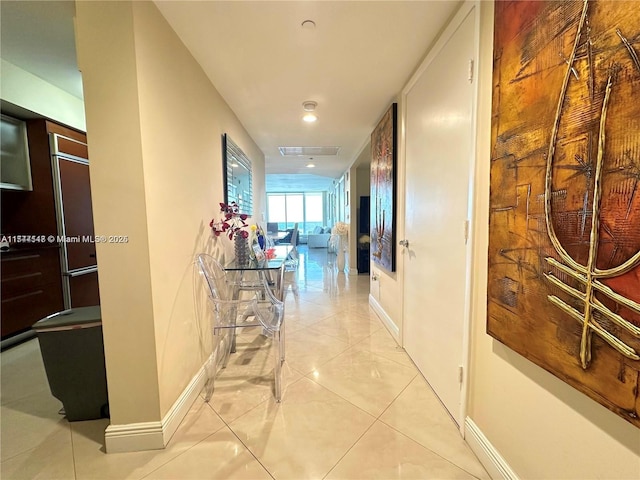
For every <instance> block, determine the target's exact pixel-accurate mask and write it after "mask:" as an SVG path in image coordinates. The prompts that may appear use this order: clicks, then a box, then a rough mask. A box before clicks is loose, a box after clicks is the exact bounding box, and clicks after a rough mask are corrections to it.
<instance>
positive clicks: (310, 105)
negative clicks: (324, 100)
mask: <svg viewBox="0 0 640 480" xmlns="http://www.w3.org/2000/svg"><path fill="white" fill-rule="evenodd" d="M317 106H318V103H317V102H314V101H313V100H307V101H306V102H302V108H304V111H305V112H313V111H314V110H315V109H316V107H317Z"/></svg>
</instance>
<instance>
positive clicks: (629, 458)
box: [468, 2, 640, 479]
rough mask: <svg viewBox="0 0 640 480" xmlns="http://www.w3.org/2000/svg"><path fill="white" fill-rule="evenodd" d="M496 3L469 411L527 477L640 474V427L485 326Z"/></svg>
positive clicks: (482, 157)
mask: <svg viewBox="0 0 640 480" xmlns="http://www.w3.org/2000/svg"><path fill="white" fill-rule="evenodd" d="M492 35H493V4H492V3H490V2H482V8H481V48H480V51H481V58H480V59H479V61H480V63H479V66H480V78H479V80H480V95H479V106H478V139H477V182H476V197H475V200H476V204H475V229H474V236H475V244H474V250H475V261H474V268H473V271H474V272H475V275H474V278H473V282H474V296H473V318H472V337H471V342H472V345H471V371H470V379H469V381H470V383H469V408H468V416H469V417H471V419H472V420H473V421H474V422H475V423H476V424H477V425H478V426H479V427H480V429H481V430H482V432H483V433H484V434H485V435H486V436H487V438H488V439H489V441H490V442H491V443H492V444H493V445H494V447H496V449H497V450H498V451H499V452H500V453H501V454H502V456H503V457H504V458H505V459H506V461H507V462H508V463H509V464H510V466H511V467H512V468H513V470H515V472H516V473H517V474H518V475H519V476H520V477H521V478H540V479H542V478H544V479H557V478H563V479H568V478H575V479H587V478H589V479H591V478H603V479H614V478H615V479H621V478H636V479H637V478H640V431H639V430H638V429H637V428H635V427H634V426H632V425H631V424H629V423H627V422H626V421H624V420H622V419H621V418H620V417H618V416H617V415H615V414H613V413H612V412H610V411H609V410H607V409H606V408H604V407H602V406H601V405H599V404H598V403H596V402H594V401H593V400H591V399H589V398H588V397H587V396H585V395H583V394H582V393H580V392H578V391H577V390H575V389H574V388H572V387H570V386H569V385H567V384H566V383H564V382H562V381H561V380H559V379H558V378H556V377H555V376H553V375H551V374H549V373H547V372H546V371H544V370H543V369H541V368H539V367H537V366H535V365H533V364H532V363H531V362H529V361H528V360H526V359H524V358H523V357H521V356H520V355H518V354H516V353H515V352H513V351H511V350H510V349H508V348H507V347H505V346H504V345H502V344H500V343H499V342H497V341H496V340H493V339H492V338H491V337H489V336H488V335H487V334H486V333H485V326H486V290H487V284H486V278H487V261H486V255H487V245H488V228H487V225H488V222H489V218H488V205H489V152H490V150H491V145H490V140H491V139H490V134H491V133H490V127H491V91H492V88H491V85H492V79H491V68H492V43H493V37H492Z"/></svg>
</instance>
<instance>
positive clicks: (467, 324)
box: [398, 0, 480, 437]
mask: <svg viewBox="0 0 640 480" xmlns="http://www.w3.org/2000/svg"><path fill="white" fill-rule="evenodd" d="M472 11H475V19H474V35H473V37H474V46H473V54H474V57H475V58H474V59H473V64H472V65H471V67H470V75H471V79H472V80H471V82H472V85H473V89H472V106H471V132H472V137H473V138H472V141H471V152H470V158H469V185H468V192H469V195H468V203H467V221H468V226H467V243H466V248H465V252H466V255H465V256H466V270H465V302H464V318H463V336H462V339H461V341H462V366H463V372H462V382H461V391H460V411H459V418H460V423H459V429H460V433H461V434H462V436H463V437H464V433H465V432H464V428H465V423H466V422H465V419H466V416H467V403H468V379H469V368H470V348H471V344H470V339H471V315H472V298H473V296H474V287H475V286H474V282H473V268H472V267H473V262H474V260H475V257H474V243H475V238H474V235H473V232H474V228H475V223H476V222H475V203H476V199H475V192H476V183H477V180H476V172H477V168H478V166H477V165H478V161H477V155H478V152H477V129H478V125H477V110H478V95H479V88H478V87H479V82H478V59H479V58H480V1H478V0H467V1H465V2H464V3H463V4H462V5H461V6H460V8H459V9H458V11H457V12H456V14H455V15H454V16H453V18H452V19H451V20H450V21H449V23H448V24H447V26H446V28H445V29H444V31H443V32H442V33H441V35H440V36H439V37H438V39H437V40H436V42H435V43H434V44H433V46H432V47H431V48H430V49H429V52H428V53H427V55H426V57H425V58H424V60H423V61H422V62H421V64H420V66H419V67H418V68H417V69H416V71H415V73H414V74H413V75H412V76H411V78H410V79H409V81H408V82H407V83H406V85H405V86H404V88H403V89H402V92H401V94H400V99H401V100H400V102H399V103H400V105H399V110H400V113H399V120H400V122H399V123H400V125H399V136H400V139H399V142H398V144H399V151H398V158H399V159H400V161H399V163H400V164H401V165H402V169H401V170H400V171H399V172H398V174H399V177H400V178H398V183H399V184H400V185H403V189H402V194H403V196H404V197H405V199H406V189H407V182H406V161H407V158H406V141H407V139H406V125H407V96H408V95H409V92H410V91H411V89H412V88H413V87H414V86H415V84H416V83H417V82H418V80H419V79H420V78H421V76H422V75H423V74H424V73H425V71H426V70H427V69H428V68H429V66H430V64H431V63H432V62H433V60H434V59H435V58H436V57H437V55H438V54H439V53H440V51H441V50H442V49H443V48H444V46H445V45H446V44H447V42H448V41H449V40H450V39H451V37H452V36H453V35H454V34H455V32H456V31H457V30H458V28H459V27H460V25H461V24H462V22H463V21H464V20H465V19H466V18H467V16H468V15H469V14H470V13H471V12H472ZM401 204H402V205H403V209H402V210H403V211H402V227H403V235H402V236H399V237H398V238H403V237H404V233H405V225H406V210H405V208H404V201H403V202H402V203H401ZM401 257H402V260H401V261H402V264H403V265H402V278H401V282H402V291H403V292H404V283H405V276H406V274H407V270H406V266H405V263H404V255H401ZM398 260H400V259H398ZM404 316H405V308H404V299H403V301H402V322H401V324H400V329H401V330H400V335H399V336H400V339H401V343H402V346H403V347H404V345H405V331H406V328H405V326H406V322H405V318H404ZM426 380H427V381H428V379H426Z"/></svg>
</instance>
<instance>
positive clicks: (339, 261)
mask: <svg viewBox="0 0 640 480" xmlns="http://www.w3.org/2000/svg"><path fill="white" fill-rule="evenodd" d="M339 237H340V241H339V242H338V251H337V252H336V254H337V256H336V265H337V266H338V271H339V272H343V271H344V267H345V258H344V252H345V251H346V249H347V236H346V235H339Z"/></svg>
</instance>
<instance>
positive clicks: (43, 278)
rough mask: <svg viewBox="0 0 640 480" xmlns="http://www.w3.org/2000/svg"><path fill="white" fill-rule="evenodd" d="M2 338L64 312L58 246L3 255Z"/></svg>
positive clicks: (19, 249) (12, 251) (3, 253)
mask: <svg viewBox="0 0 640 480" xmlns="http://www.w3.org/2000/svg"><path fill="white" fill-rule="evenodd" d="M1 270H2V311H1V314H2V322H1V323H0V325H1V330H2V338H6V337H8V336H10V335H12V334H15V333H20V332H23V331H25V330H29V329H30V328H31V326H32V325H33V324H34V323H36V322H37V321H38V320H40V319H41V318H44V317H46V316H47V315H50V314H51V313H54V312H58V311H60V310H63V308H64V303H63V299H62V283H61V281H60V254H59V248H58V247H57V246H48V247H41V248H37V247H36V248H14V249H13V250H11V251H7V252H2V258H1Z"/></svg>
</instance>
